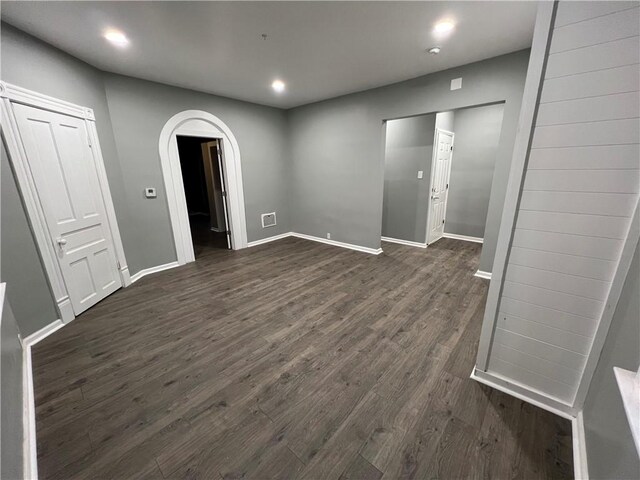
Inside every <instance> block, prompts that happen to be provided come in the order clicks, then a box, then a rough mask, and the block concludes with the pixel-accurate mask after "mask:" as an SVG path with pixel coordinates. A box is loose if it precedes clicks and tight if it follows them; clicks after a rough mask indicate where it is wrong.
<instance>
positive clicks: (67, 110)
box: [0, 82, 131, 323]
mask: <svg viewBox="0 0 640 480" xmlns="http://www.w3.org/2000/svg"><path fill="white" fill-rule="evenodd" d="M0 98H1V99H2V101H1V102H0V108H1V115H2V135H3V137H4V139H5V142H6V147H7V153H8V154H9V162H10V163H11V165H12V168H13V171H14V175H15V178H16V182H17V184H18V189H19V190H20V194H21V196H22V201H23V202H24V205H25V210H26V213H27V216H28V219H29V223H30V225H31V229H32V231H33V235H34V237H35V241H36V245H37V247H38V251H39V253H40V258H41V260H42V264H43V266H44V269H45V272H46V274H47V277H48V279H49V285H50V287H51V293H52V294H53V298H54V299H55V302H56V305H57V308H58V312H59V313H60V318H61V319H62V321H63V322H65V323H68V322H70V321H71V320H73V319H74V318H75V314H74V312H73V308H72V306H71V299H70V298H69V293H68V291H67V287H66V286H65V283H64V279H63V277H62V270H61V268H60V264H59V263H58V260H57V256H56V251H55V246H54V245H53V242H52V241H51V240H52V237H51V234H50V232H49V229H48V227H47V224H46V220H45V215H44V211H43V210H42V206H41V205H40V201H39V198H38V194H37V189H36V187H35V182H34V180H33V177H32V175H31V171H30V169H29V164H28V162H27V155H26V152H25V150H24V146H23V145H22V141H21V139H20V132H19V130H18V124H17V123H16V118H15V115H14V111H13V104H15V103H18V104H22V105H29V106H31V107H35V108H39V109H42V110H48V111H51V112H56V113H60V114H62V115H69V116H71V117H76V118H81V119H83V120H84V121H85V125H86V127H87V132H88V134H89V138H88V140H89V144H90V145H91V152H92V154H93V161H94V162H95V167H96V172H97V174H98V181H99V183H100V193H101V194H102V199H103V201H104V205H105V209H106V213H107V221H108V225H109V228H110V230H111V236H112V239H113V245H114V248H115V254H116V260H117V261H118V271H119V273H120V278H121V280H122V285H123V286H125V287H126V286H128V285H130V284H131V277H130V275H129V268H128V267H127V260H126V257H125V255H124V249H123V247H122V239H121V237H120V229H119V228H118V222H117V219H116V213H115V210H114V208H113V200H112V198H111V192H110V190H109V182H108V180H107V172H106V170H105V168H104V159H103V158H102V151H101V150H100V143H99V141H98V132H97V130H96V120H95V116H94V114H93V110H92V109H91V108H86V107H81V106H79V105H75V104H73V103H69V102H65V101H64V100H59V99H57V98H53V97H49V96H47V95H43V94H41V93H37V92H33V91H31V90H27V89H25V88H21V87H17V86H15V85H11V84H9V83H6V82H0ZM16 261H19V259H17V260H16Z"/></svg>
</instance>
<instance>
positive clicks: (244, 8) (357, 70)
mask: <svg viewBox="0 0 640 480" xmlns="http://www.w3.org/2000/svg"><path fill="white" fill-rule="evenodd" d="M535 14H536V2H522V1H519V2H500V1H496V2H485V1H473V2H89V1H84V2H3V4H2V20H4V21H6V22H8V23H10V24H12V25H14V26H16V27H18V28H19V29H21V30H24V31H26V32H28V33H31V34H32V35H34V36H36V37H38V38H40V39H42V40H44V41H46V42H48V43H50V44H52V45H55V46H57V47H59V48H61V49H62V50H65V51H67V52H69V53H70V54H71V55H74V56H76V57H78V58H80V59H82V60H84V61H86V62H88V63H90V64H92V65H94V66H96V67H98V68H100V69H102V70H106V71H109V72H115V73H121V74H124V75H130V76H133V77H139V78H144V79H147V80H154V81H158V82H163V83H168V84H171V85H177V86H181V87H186V88H192V89H195V90H200V91H203V92H209V93H214V94H218V95H224V96H227V97H232V98H238V99H242V100H248V101H251V102H256V103H261V104H265V105H273V106H277V107H282V108H290V107H294V106H298V105H302V104H305V103H310V102H314V101H318V100H323V99H326V98H331V97H335V96H338V95H343V94H346V93H351V92H355V91H360V90H365V89H368V88H372V87H378V86H381V85H386V84H389V83H393V82H397V81H401V80H406V79H409V78H414V77H417V76H420V75H424V74H426V73H430V72H435V71H438V70H444V69H447V68H451V67H454V66H458V65H464V64H466V63H471V62H475V61H478V60H482V59H485V58H490V57H494V56H496V55H501V54H504V53H509V52H513V51H516V50H520V49H523V48H528V47H529V46H530V45H531V38H532V36H533V25H534V22H535ZM442 19H451V20H453V21H454V22H455V23H456V28H455V30H454V31H453V33H452V34H451V35H450V36H449V37H448V38H446V39H437V38H435V37H434V34H433V25H434V24H435V23H436V22H438V21H439V20H442ZM110 27H111V28H117V29H119V30H122V31H123V32H124V33H125V34H126V35H127V36H128V37H129V39H130V41H131V44H130V45H129V47H127V48H126V49H118V48H116V47H114V46H112V45H111V44H109V43H107V42H106V41H105V40H104V39H103V38H102V32H103V31H104V30H105V29H106V28H110ZM263 33H265V34H267V35H268V37H267V39H266V40H263V39H262V37H261V34H263ZM434 45H439V46H442V52H441V53H440V54H439V55H437V56H434V55H429V54H427V53H426V52H425V49H427V48H429V47H432V46H434ZM275 78H280V79H282V80H283V81H285V82H286V84H287V90H286V92H285V93H284V94H280V95H279V94H276V93H275V92H273V91H272V89H271V82H272V81H273V80H274V79H275Z"/></svg>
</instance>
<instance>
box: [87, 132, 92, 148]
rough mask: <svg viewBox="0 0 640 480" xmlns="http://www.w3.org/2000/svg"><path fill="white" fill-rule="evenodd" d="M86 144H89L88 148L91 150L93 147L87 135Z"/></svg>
mask: <svg viewBox="0 0 640 480" xmlns="http://www.w3.org/2000/svg"><path fill="white" fill-rule="evenodd" d="M87 143H88V144H89V148H93V145H91V137H90V136H89V135H87Z"/></svg>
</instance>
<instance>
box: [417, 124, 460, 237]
mask: <svg viewBox="0 0 640 480" xmlns="http://www.w3.org/2000/svg"><path fill="white" fill-rule="evenodd" d="M440 132H442V133H446V134H448V135H451V146H452V147H453V144H454V142H455V138H456V134H455V133H453V132H450V131H449V130H445V129H443V128H436V129H435V131H434V133H433V153H432V154H431V173H430V176H429V201H428V203H427V231H426V232H425V237H424V243H426V244H427V246H428V245H429V230H430V228H429V227H430V226H431V193H432V192H433V174H434V172H435V170H436V161H435V160H436V155H438V137H439V136H440ZM452 163H453V152H452V153H451V159H450V160H449V171H448V172H447V185H448V184H449V180H450V179H451V164H452ZM448 202H449V189H448V188H447V199H446V200H445V204H444V220H445V225H446V221H447V204H448ZM442 232H443V233H444V226H443V227H442Z"/></svg>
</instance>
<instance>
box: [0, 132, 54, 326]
mask: <svg viewBox="0 0 640 480" xmlns="http://www.w3.org/2000/svg"><path fill="white" fill-rule="evenodd" d="M0 153H1V157H2V158H1V160H0V161H1V165H0V182H1V184H0V192H1V198H0V201H1V205H0V215H1V216H2V219H1V225H0V234H1V237H0V245H1V246H2V248H1V250H0V256H1V258H0V265H1V268H2V270H1V271H0V278H2V281H3V282H5V283H6V284H7V296H8V297H10V298H11V299H12V301H11V303H12V305H13V311H14V315H15V317H16V318H17V319H18V322H19V325H20V331H21V332H23V334H24V335H25V336H27V335H30V334H32V333H33V332H35V331H37V330H39V329H41V328H42V327H45V326H46V325H48V324H50V323H51V322H53V321H54V320H56V319H57V318H58V314H57V311H56V306H55V302H54V299H53V296H52V294H51V290H50V289H49V284H48V283H47V277H46V275H45V272H44V268H43V267H42V263H41V262H40V257H39V254H38V250H37V248H36V244H35V241H34V239H33V235H32V233H31V228H30V227H29V223H28V221H27V216H26V214H25V211H24V209H23V207H22V203H21V199H20V196H19V194H18V187H17V186H16V183H15V179H14V177H13V172H12V171H11V166H10V165H9V158H8V157H7V153H6V150H5V147H4V143H2V147H1V152H0ZM17 259H20V261H18V260H17Z"/></svg>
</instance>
